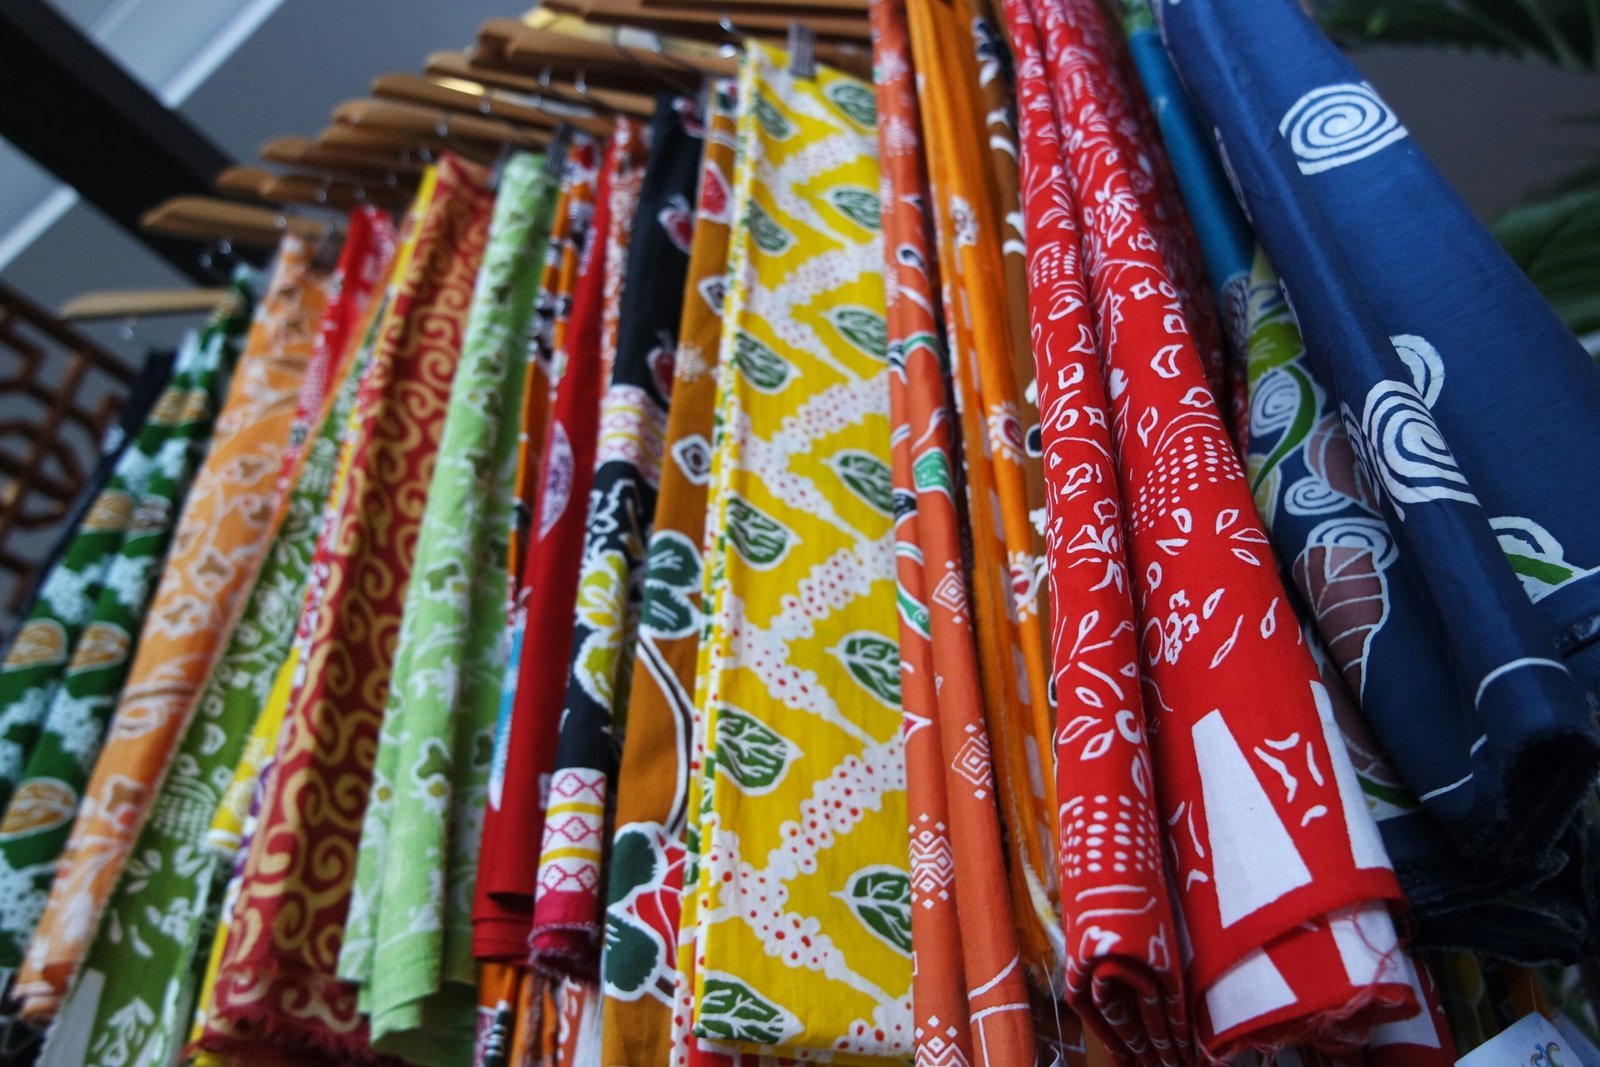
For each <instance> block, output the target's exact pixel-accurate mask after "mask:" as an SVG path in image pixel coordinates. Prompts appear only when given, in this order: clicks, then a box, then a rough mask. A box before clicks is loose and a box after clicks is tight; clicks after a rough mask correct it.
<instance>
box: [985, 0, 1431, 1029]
mask: <svg viewBox="0 0 1600 1067" xmlns="http://www.w3.org/2000/svg"><path fill="white" fill-rule="evenodd" d="M1007 12H1008V15H1009V16H1010V20H1011V28H1012V38H1013V40H1024V39H1025V40H1030V41H1031V42H1032V43H1033V56H1034V57H1035V58H1032V59H1031V60H1030V59H1024V60H1023V63H1022V66H1023V67H1024V68H1026V67H1028V66H1029V64H1030V62H1031V63H1033V64H1036V65H1037V66H1036V67H1035V69H1039V70H1040V71H1041V72H1042V74H1043V76H1044V78H1045V80H1046V82H1047V84H1048V89H1049V93H1048V99H1049V104H1050V109H1051V110H1050V111H1049V112H1047V113H1044V114H1033V113H1032V111H1031V109H1030V121H1034V120H1038V121H1041V122H1044V121H1049V122H1054V123H1055V124H1056V127H1057V130H1058V137H1057V139H1056V140H1055V141H1054V143H1055V144H1059V145H1060V148H1059V149H1058V151H1059V155H1058V156H1056V157H1051V156H1050V154H1049V142H1043V141H1039V140H1038V139H1036V138H1033V137H1030V138H1029V140H1028V145H1029V148H1028V151H1027V152H1026V153H1025V156H1024V164H1025V169H1026V170H1027V172H1028V174H1029V175H1031V176H1035V177H1037V178H1038V179H1039V180H1040V181H1049V180H1050V179H1051V176H1052V175H1059V176H1060V177H1059V178H1058V179H1056V180H1057V187H1056V190H1055V195H1053V196H1052V197H1050V198H1049V199H1048V200H1046V201H1045V204H1044V205H1040V206H1046V205H1048V209H1049V210H1052V211H1055V212H1057V216H1053V217H1059V218H1060V219H1061V220H1063V221H1062V222H1060V223H1058V224H1057V225H1058V227H1059V226H1066V225H1070V224H1071V223H1073V222H1075V223H1076V228H1077V230H1078V248H1077V249H1076V250H1073V249H1071V248H1070V247H1069V248H1068V249H1065V250H1064V251H1076V253H1077V254H1076V255H1072V256H1068V255H1062V256H1061V257H1059V259H1058V260H1057V261H1056V262H1055V263H1053V264H1052V267H1053V269H1052V270H1051V271H1050V272H1049V273H1048V274H1047V275H1045V276H1043V277H1041V278H1039V279H1037V280H1036V289H1035V301H1036V303H1035V308H1034V313H1035V317H1036V319H1037V318H1039V317H1041V316H1049V315H1074V316H1077V320H1076V324H1077V325H1078V327H1079V328H1078V329H1077V330H1068V331H1067V337H1069V338H1073V337H1074V335H1076V336H1075V340H1074V343H1077V344H1080V345H1085V346H1087V345H1091V344H1093V345H1096V346H1097V347H1098V350H1099V353H1100V356H1101V373H1102V376H1103V380H1104V382H1105V386H1106V399H1107V401H1108V403H1109V405H1110V410H1109V414H1110V416H1111V420H1110V421H1111V430H1112V437H1111V440H1112V441H1113V443H1114V446H1115V447H1114V454H1113V461H1114V463H1115V465H1116V473H1117V482H1118V489H1119V490H1120V494H1121V502H1122V504H1121V508H1120V509H1118V510H1120V512H1121V514H1122V516H1123V521H1124V524H1125V526H1126V529H1127V536H1128V541H1127V558H1128V573H1127V581H1128V585H1129V589H1130V591H1131V593H1132V600H1133V605H1134V609H1135V612H1136V620H1135V627H1136V630H1135V633H1136V636H1137V641H1138V660H1137V662H1138V672H1137V674H1138V678H1139V681H1140V683H1141V685H1142V690H1143V693H1142V695H1143V699H1144V701H1145V702H1146V703H1147V704H1148V706H1149V707H1150V709H1151V711H1150V715H1151V717H1152V719H1153V720H1154V725H1153V727H1152V728H1151V730H1150V733H1151V735H1152V736H1153V738H1154V744H1153V745H1152V756H1153V761H1152V763H1153V766H1152V767H1151V772H1152V773H1151V774H1150V775H1149V776H1148V777H1149V778H1150V779H1153V781H1151V782H1149V783H1148V784H1149V785H1150V787H1151V788H1150V789H1149V793H1153V795H1154V796H1155V797H1156V798H1157V802H1158V812H1159V814H1158V817H1157V820H1155V821H1153V824H1152V820H1150V819H1149V818H1148V816H1146V818H1145V819H1141V818H1140V817H1139V807H1140V805H1139V804H1138V802H1137V801H1135V799H1134V797H1135V796H1144V795H1148V793H1145V792H1141V791H1140V790H1138V788H1137V784H1136V780H1137V772H1133V773H1135V784H1134V785H1133V789H1134V791H1133V792H1131V793H1130V792H1125V791H1118V792H1112V791H1110V790H1109V789H1108V790H1107V791H1106V792H1103V793H1093V794H1084V795H1081V796H1080V797H1078V798H1077V800H1076V803H1073V802H1070V801H1066V800H1064V801H1063V809H1062V813H1061V816H1062V823H1061V832H1062V835H1063V838H1064V840H1063V850H1064V854H1068V855H1070V853H1071V852H1073V851H1074V850H1075V849H1076V847H1077V844H1078V843H1077V842H1076V841H1075V840H1074V838H1075V837H1081V838H1082V839H1083V840H1082V846H1083V852H1082V857H1083V863H1082V865H1081V869H1080V870H1074V869H1073V867H1074V865H1073V864H1072V863H1071V862H1070V861H1068V862H1067V869H1066V870H1065V871H1064V872H1063V877H1064V880H1066V881H1067V882H1068V883H1080V882H1081V885H1082V886H1084V887H1090V886H1096V885H1107V884H1114V883H1115V882H1116V876H1118V875H1121V874H1124V873H1130V872H1129V871H1124V870H1119V869H1118V868H1119V867H1122V868H1132V867H1133V866H1134V865H1135V864H1141V863H1142V864H1144V865H1146V866H1154V865H1156V864H1158V863H1160V862H1161V861H1160V859H1159V858H1158V856H1159V854H1160V852H1161V851H1162V846H1163V844H1164V845H1165V846H1166V849H1167V851H1168V856H1167V860H1168V862H1169V863H1170V868H1169V870H1170V872H1171V878H1172V881H1173V882H1174V883H1175V886H1176V888H1175V889H1174V891H1173V892H1174V893H1175V895H1176V896H1177V899H1178V904H1179V908H1180V910H1181V914H1182V920H1183V933H1184V940H1185V941H1186V943H1187V949H1188V951H1187V953H1185V955H1186V956H1187V957H1188V958H1187V959H1186V960H1185V961H1184V962H1185V971H1186V973H1185V978H1186V981H1187V984H1188V988H1189V1000H1190V1003H1189V1007H1190V1009H1191V1017H1192V1018H1193V1020H1194V1022H1195V1027H1196V1031H1197V1038H1198V1040H1199V1043H1200V1045H1201V1048H1202V1049H1203V1050H1204V1051H1205V1053H1206V1054H1208V1055H1211V1056H1216V1057H1227V1056H1229V1055H1232V1054H1234V1053H1237V1052H1240V1051H1243V1050H1245V1049H1249V1048H1273V1047H1280V1046H1287V1045H1292V1044H1299V1043H1305V1044H1311V1045H1316V1046H1320V1047H1323V1048H1326V1049H1329V1050H1343V1049H1347V1048H1350V1047H1353V1046H1354V1045H1356V1044H1359V1043H1360V1041H1361V1039H1362V1037H1363V1036H1364V1035H1365V1033H1366V1032H1367V1031H1369V1030H1370V1029H1371V1028H1372V1027H1374V1026H1376V1025H1379V1024H1381V1023H1384V1022H1387V1021H1391V1020H1394V1019H1398V1018H1404V1017H1406V1016H1409V1015H1412V1014H1414V1013H1415V1012H1416V1010H1417V1002H1416V998H1415V994H1414V993H1413V992H1412V990H1411V987H1410V985H1409V983H1408V982H1406V980H1405V977H1404V975H1403V974H1402V973H1401V968H1400V967H1399V965H1398V963H1397V962H1396V960H1395V958H1394V957H1395V954H1396V952H1397V949H1398V943H1397V939H1396V936H1395V931H1394V927H1393V924H1392V922H1391V920H1390V918H1389V915H1388V912H1387V909H1386V902H1387V901H1390V900H1395V899H1398V897H1399V890H1398V886H1397V885H1396V883H1395V880H1394V875H1393V872H1392V871H1391V870H1390V867H1389V861H1388V857H1387V856H1386V855H1385V854H1384V851H1383V845H1382V842H1381V839H1380V838H1379V836H1378V833H1377V829H1376V827H1375V826H1374V825H1373V822H1372V818H1371V816H1370V815H1369V814H1368V812H1367V808H1366V805H1365V803H1364V802H1363V801H1362V798H1361V794H1360V791H1359V786H1358V785H1357V783H1356V781H1355V772H1354V769H1353V768H1352V767H1351V766H1350V763H1349V759H1348V757H1347V756H1346V755H1345V751H1344V745H1343V741H1342V739H1341V738H1340V736H1339V734H1338V728H1337V726H1336V725H1335V724H1334V722H1333V716H1332V710H1331V706H1330V701H1329V698H1328V695H1327V691H1326V689H1325V688H1324V687H1323V686H1322V684H1321V682H1320V681H1319V679H1318V674H1317V668H1316V666H1315V664H1314V663H1313V662H1312V660H1311V657H1310V656H1309V655H1308V654H1307V653H1306V651H1305V648H1304V646H1303V645H1302V644H1301V642H1300V639H1299V628H1298V626H1297V625H1296V620H1295V618H1294V616H1293V614H1292V612H1291V611H1290V610H1289V609H1288V607H1287V605H1286V604H1285V595H1284V591H1283V587H1282V585H1281V584H1280V582H1279V580H1278V576H1277V574H1276V570H1275V568H1274V567H1273V566H1272V559H1271V555H1270V552H1269V551H1268V548H1267V539H1266V535H1265V534H1264V533H1263V532H1262V531H1261V529H1260V526H1259V525H1258V524H1257V523H1256V522H1255V520H1254V515H1253V510H1252V507H1251V502H1250V497H1249V492H1248V489H1247V488H1246V484H1245V479H1244V472H1243V470H1242V468H1241V467H1240V464H1239V462H1238V460H1237V458H1236V457H1235V455H1234V453H1233V450H1232V447H1231V445H1230V443H1229V441H1228V438H1227V435H1226V433H1225V430H1224V426H1223V423H1222V419H1221V417H1220V415H1219V413H1218V410H1217V406H1216V402H1215V399H1214V397H1213V395H1212V391H1211V388H1210V387H1209V385H1208V382H1207V378H1206V374H1205V365H1204V363H1203V361H1202V360H1201V358H1200V353H1199V348H1200V347H1201V346H1202V345H1204V344H1205V343H1206V342H1205V341H1204V340H1203V338H1204V336H1205V334H1204V332H1203V327H1204V323H1203V321H1201V320H1195V319H1191V318H1190V316H1189V310H1188V309H1189V307H1190V306H1191V304H1192V295H1191V296H1188V297H1186V296H1185V293H1189V294H1193V292H1194V291H1195V290H1194V287H1193V285H1192V284H1190V283H1191V282H1195V281H1196V279H1197V272H1196V271H1195V270H1194V269H1193V268H1192V265H1191V268H1190V269H1187V270H1181V271H1180V270H1178V269H1177V268H1175V267H1173V266H1172V262H1171V261H1172V260H1173V259H1174V258H1175V257H1177V256H1179V255H1181V248H1180V239H1181V235H1179V234H1174V233H1173V232H1172V231H1171V230H1170V229H1169V221H1168V220H1170V219H1172V218H1174V217H1175V216H1174V215H1173V214H1171V210H1172V204H1171V201H1170V199H1169V198H1170V197H1172V196H1174V195H1175V194H1173V193H1172V192H1171V190H1170V189H1168V190H1166V191H1163V190H1162V189H1160V188H1158V187H1156V186H1155V185H1154V184H1152V182H1151V181H1150V180H1149V178H1150V175H1151V173H1152V171H1153V172H1154V173H1156V174H1158V175H1159V174H1160V173H1161V170H1160V168H1158V167H1156V166H1154V165H1153V164H1152V165H1151V166H1150V167H1148V168H1146V167H1139V168H1138V169H1135V168H1136V164H1135V161H1136V160H1152V159H1154V158H1156V157H1157V156H1158V155H1159V152H1160V149H1159V146H1158V145H1156V144H1155V143H1154V142H1153V140H1152V136H1153V131H1152V130H1151V129H1150V128H1149V127H1147V126H1146V125H1145V123H1144V121H1142V120H1141V116H1140V115H1139V114H1138V112H1137V109H1135V108H1133V107H1132V106H1131V105H1130V104H1129V100H1130V99H1131V93H1132V91H1133V89H1132V86H1130V85H1129V84H1128V83H1127V81H1126V78H1125V77H1124V75H1123V73H1122V72H1121V71H1120V68H1119V57H1118V54H1117V52H1116V44H1117V40H1118V39H1117V38H1116V37H1114V36H1113V34H1112V33H1111V32H1109V27H1108V26H1107V24H1106V21H1105V14H1104V12H1103V11H1102V10H1101V9H1100V8H1099V6H1098V5H1097V4H1096V3H1095V2H1094V0H1008V4H1007ZM1067 128H1070V129H1071V131H1072V136H1071V137H1070V138H1067V137H1063V136H1060V135H1059V131H1062V130H1064V129H1067ZM1024 185H1025V186H1028V187H1031V186H1032V182H1031V180H1025V182H1024ZM1047 222H1048V220H1047V219H1041V221H1040V223H1038V224H1041V225H1042V224H1045V223H1047ZM1197 338H1199V339H1200V340H1198V341H1197ZM1067 432H1071V431H1070V430H1068V431H1067ZM1047 436H1048V435H1047ZM1051 447H1052V444H1051V442H1050V441H1048V440H1047V442H1046V451H1047V453H1048V452H1049V450H1050V448H1051ZM1106 488H1107V489H1109V488H1110V487H1109V486H1107V487H1106ZM1102 492H1103V491H1102ZM1115 578H1116V573H1115V572H1114V571H1113V572H1112V573H1111V574H1110V580H1112V581H1113V582H1114V581H1115ZM1086 618H1087V617H1086ZM1097 621H1098V620H1097ZM1087 636H1088V634H1087V633H1086V634H1085V639H1087ZM1112 677H1113V678H1115V677H1117V676H1116V675H1113V676H1112ZM1122 677H1124V678H1126V679H1127V680H1128V681H1129V682H1130V683H1131V682H1132V681H1133V679H1132V678H1128V676H1127V675H1126V674H1125V673H1124V674H1123V675H1122ZM1057 696H1058V699H1060V700H1062V701H1063V704H1062V707H1061V709H1060V711H1059V715H1060V717H1061V719H1062V721H1063V722H1064V723H1066V724H1068V727H1069V729H1070V724H1071V723H1073V722H1074V721H1075V720H1077V719H1079V718H1082V717H1084V716H1089V717H1091V721H1092V720H1093V718H1094V717H1096V712H1097V709H1096V703H1097V702H1098V703H1100V704H1103V703H1104V702H1105V695H1104V694H1103V693H1101V692H1099V691H1088V690H1085V692H1084V693H1082V694H1081V695H1080V693H1079V691H1078V689H1076V688H1074V689H1073V690H1071V691H1070V692H1069V693H1063V692H1060V691H1059V690H1058V693H1057ZM1069 700H1076V702H1077V703H1078V704H1080V705H1087V707H1085V708H1083V709H1082V711H1081V712H1080V709H1079V708H1076V707H1073V706H1071V704H1070V703H1069V702H1068V701H1069ZM1120 710H1121V709H1119V712H1120ZM1116 724H1117V726H1118V728H1119V730H1118V732H1119V733H1122V734H1123V736H1124V737H1125V738H1127V737H1137V733H1138V730H1139V728H1140V726H1141V724H1140V722H1139V717H1138V716H1137V714H1135V713H1133V712H1132V711H1131V710H1130V711H1129V712H1128V713H1127V714H1126V715H1123V714H1119V715H1118V716H1117V719H1116ZM1124 731H1126V732H1124ZM1062 733H1063V735H1064V737H1065V739H1066V740H1067V741H1068V743H1069V744H1071V743H1072V742H1073V741H1074V740H1077V741H1078V744H1079V745H1081V746H1082V748H1081V750H1080V751H1079V752H1078V759H1079V760H1084V759H1086V758H1087V759H1093V758H1095V748H1094V746H1092V745H1091V744H1090V742H1089V739H1088V738H1081V739H1079V738H1078V735H1072V734H1070V733H1069V731H1068V730H1063V731H1062ZM1110 740H1111V739H1110V738H1108V739H1107V741H1108V743H1109V742H1110ZM1058 757H1059V753H1058ZM1063 773H1064V774H1065V773H1066V772H1065V770H1064V771H1063ZM1119 826H1126V827H1127V829H1126V830H1122V829H1119ZM1140 827H1143V830H1140V829H1139V828H1140ZM1118 834H1121V835H1122V836H1124V837H1126V838H1127V839H1128V843H1127V844H1123V842H1121V841H1118V840H1116V835H1118ZM1163 839H1164V840H1163ZM1119 845H1120V846H1121V848H1120V849H1119V848H1118V847H1117V846H1119ZM1119 853H1121V854H1119ZM1108 868H1109V870H1108ZM1069 892H1074V891H1073V890H1069ZM1178 947H1179V949H1180V951H1181V950H1182V949H1183V947H1184V946H1183V945H1182V944H1180V945H1179V946H1178ZM1180 959H1182V957H1180ZM1152 961H1153V962H1154V963H1155V964H1156V965H1157V966H1160V965H1161V962H1162V960H1161V955H1160V954H1159V952H1157V953H1154V954H1151V955H1150V956H1149V957H1147V961H1146V962H1147V963H1149V962H1152ZM1166 1014H1167V1015H1168V1017H1169V1018H1171V1012H1170V1010H1168V1011H1167V1012H1166ZM1174 1021H1175V1020H1174ZM1107 1023H1109V1024H1111V1025H1110V1026H1109V1027H1108V1029H1109V1030H1110V1031H1111V1032H1113V1033H1114V1032H1115V1020H1107ZM1156 1053H1157V1055H1159V1054H1160V1050H1156Z"/></svg>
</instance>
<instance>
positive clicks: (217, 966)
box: [187, 168, 437, 1067]
mask: <svg viewBox="0 0 1600 1067" xmlns="http://www.w3.org/2000/svg"><path fill="white" fill-rule="evenodd" d="M436 179H437V172H436V170H435V169H434V168H429V169H427V170H425V171H424V172H423V174H422V178H421V181H420V183H419V185H418V188H417V193H416V196H415V197H414V198H413V199H412V202H411V207H410V209H409V210H408V211H407V213H406V215H405V218H404V220H403V222H402V224H401V227H400V229H399V232H398V234H397V235H396V240H395V244H394V248H393V253H392V255H391V256H390V258H389V266H388V268H387V272H386V274H387V276H386V278H385V280H384V282H383V287H382V289H381V291H380V293H381V295H380V297H379V299H378V301H377V302H376V304H375V306H374V307H373V308H372V309H371V312H370V314H369V318H368V321H367V323H366V328H365V330H364V331H363V335H362V340H361V344H360V347H359V348H358V349H357V350H356V351H355V352H354V353H353V354H352V356H351V360H350V362H351V365H350V367H349V369H348V371H346V373H345V378H344V381H343V383H342V386H341V391H340V392H339V394H338V395H337V397H336V398H335V400H334V403H335V405H336V407H335V410H333V411H332V412H330V413H329V416H328V419H326V420H324V422H323V425H322V435H323V436H324V437H325V438H326V437H331V438H332V445H333V448H332V452H333V455H332V469H331V470H330V471H328V472H327V475H328V488H327V491H326V492H324V493H323V496H322V498H321V499H320V500H319V501H317V506H318V507H319V509H320V510H319V518H318V519H317V521H316V525H317V532H316V535H315V540H316V543H315V544H314V545H313V546H312V548H311V550H310V557H309V560H310V564H313V565H311V566H308V575H307V582H306V585H305V593H304V596H303V597H302V598H301V600H300V601H299V616H298V618H297V620H296V622H295V623H294V626H293V635H292V637H291V639H290V643H289V647H288V654H287V655H286V656H285V658H284V659H283V663H282V666H281V667H280V668H279V669H278V672H277V675H276V677H275V678H273V680H272V684H271V688H270V689H269V690H268V692H267V697H266V701H265V703H264V705H263V706H262V709H261V713H260V714H259V715H258V716H257V717H256V722H255V726H254V728H252V729H251V731H250V736H249V737H248V738H247V739H246V741H245V745H244V749H243V751H242V752H241V754H240V756H239V761H238V763H237V765H236V766H235V767H234V771H233V777H232V779H231V781H229V783H228V786H227V788H226V789H225V790H224V792H223V794H222V800H221V801H220V802H219V803H218V804H217V810H216V814H215V816H213V818H212V820H211V827H210V829H209V830H208V831H207V833H206V848H207V850H208V851H210V852H211V853H213V854H214V855H215V856H216V870H217V873H218V875H219V876H223V875H225V876H226V877H225V881H223V883H222V887H221V893H220V894H219V900H220V905H219V906H217V907H215V908H214V910H213V911H212V912H211V915H212V916H213V917H214V918H215V920H216V930H215V933H214V934H213V935H212V936H211V944H210V950H209V952H208V953H206V954H205V969H204V976H203V977H202V978H201V980H200V984H199V988H198V989H197V991H196V995H195V1007H194V1013H193V1020H194V1021H193V1024H192V1026H191V1028H190V1033H189V1042H190V1044H189V1048H188V1050H187V1052H188V1055H189V1056H190V1058H191V1059H192V1060H193V1062H194V1065H195V1067H223V1065H222V1063H221V1058H220V1057H219V1056H218V1055H217V1054H215V1053H213V1052H211V1051H209V1050H208V1049H206V1048H205V1047H203V1045H202V1040H203V1039H204V1038H205V1037H206V1033H207V1029H208V1026H211V1025H213V1024H216V1025H220V1023H218V1022H217V1017H215V1016H214V1015H213V1011H212V1008H213V1002H214V994H215V990H216V985H217V975H218V974H219V973H221V967H222V961H223V957H224V954H225V950H226V948H227V945H228V940H229V934H230V933H231V930H232V918H233V909H234V904H235V903H236V902H237V901H238V898H239V890H240V885H241V883H242V881H243V878H244V867H245V860H246V858H247V857H248V854H249V848H250V844H251V842H252V841H253V840H254V837H255V831H256V828H257V826H259V825H260V814H261V805H262V802H263V800H264V795H263V794H264V786H265V784H266V780H267V779H268V778H269V777H270V775H269V771H270V770H271V768H272V765H273V761H274V760H275V758H276V755H277V751H278V740H279V735H280V734H281V733H282V731H283V721H284V718H285V716H286V715H287V713H288V708H289V700H290V697H291V696H292V695H293V693H294V686H295V679H296V678H297V677H298V676H299V665H300V663H301V661H302V660H303V659H304V657H305V655H306V652H307V650H308V648H309V647H310V644H311V638H312V633H313V631H314V630H315V627H316V622H317V611H316V608H317V606H318V604H319V603H320V600H321V596H322V590H323V584H322V582H321V577H320V576H321V575H322V574H325V573H326V568H325V567H324V568H322V569H321V570H320V571H319V569H318V568H317V567H316V566H314V564H315V563H316V561H317V559H318V556H319V554H320V555H321V556H322V558H323V559H324V560H325V559H326V558H327V553H328V551H329V549H328V548H327V547H325V544H324V542H325V541H326V540H327V539H328V538H329V537H331V535H332V532H333V530H332V527H331V526H330V524H329V521H328V519H329V517H330V516H332V515H335V514H337V512H338V510H339V509H340V507H342V504H343V499H344V497H343V494H344V493H345V491H346V490H347V489H348V488H349V484H350V479H349V477H348V475H349V469H350V462H351V459H352V458H353V457H352V455H351V453H352V450H353V445H354V435H353V433H352V432H351V431H352V429H353V427H354V425H355V423H354V415H355V412H356V410H357V408H356V402H357V399H358V397H359V395H360V390H361V383H362V381H364V380H365V377H366V372H367V368H368V367H369V366H371V363H372V357H373V353H374V352H375V351H376V350H377V346H378V342H379V340H380V339H381V338H382V336H383V335H384V331H385V328H386V326H387V323H388V321H389V313H390V309H391V308H392V307H393V305H394V301H395V300H396V298H397V297H398V296H399V292H400V289H401V285H402V283H403V282H404V280H405V278H406V276H407V272H408V270H409V268H410V263H411V259H412V256H413V254H414V253H415V251H416V247H417V243H418V240H419V238H420V236H421V229H422V226H421V224H422V220H423V219H424V218H425V217H426V215H427V209H428V206H429V205H430V204H431V203H432V200H433V192H434V188H435V184H436ZM308 462H310V461H309V460H308Z"/></svg>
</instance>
